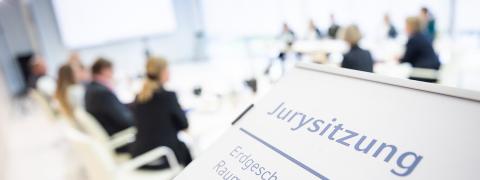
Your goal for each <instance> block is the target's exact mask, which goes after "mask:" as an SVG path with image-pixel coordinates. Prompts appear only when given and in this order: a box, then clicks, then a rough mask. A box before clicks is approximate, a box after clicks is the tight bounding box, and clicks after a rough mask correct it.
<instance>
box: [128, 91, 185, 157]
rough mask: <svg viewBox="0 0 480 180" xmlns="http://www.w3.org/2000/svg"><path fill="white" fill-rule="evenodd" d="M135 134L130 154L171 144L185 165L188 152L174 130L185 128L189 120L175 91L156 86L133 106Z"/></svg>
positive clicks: (139, 153) (135, 154) (141, 152)
mask: <svg viewBox="0 0 480 180" xmlns="http://www.w3.org/2000/svg"><path fill="white" fill-rule="evenodd" d="M133 112H134V116H135V126H136V127H137V135H136V139H135V143H134V144H133V146H132V155H133V156H138V155H141V154H143V153H145V152H147V151H149V150H152V149H154V148H156V147H158V146H167V147H170V148H171V149H172V150H173V151H174V152H175V155H176V157H177V159H178V161H179V162H180V163H181V164H183V165H186V164H188V163H189V162H190V161H191V157H190V153H189V151H188V149H187V147H186V146H185V144H183V143H182V142H181V141H180V140H178V138H177V134H178V132H179V131H180V130H184V129H187V128H188V121H187V118H186V116H185V113H184V112H183V110H182V108H181V107H180V104H179V103H178V100H177V96H176V95H175V93H174V92H169V91H166V90H164V89H160V90H157V91H156V92H155V93H154V95H153V97H152V99H151V100H149V101H147V102H145V103H136V104H135V106H134V108H133Z"/></svg>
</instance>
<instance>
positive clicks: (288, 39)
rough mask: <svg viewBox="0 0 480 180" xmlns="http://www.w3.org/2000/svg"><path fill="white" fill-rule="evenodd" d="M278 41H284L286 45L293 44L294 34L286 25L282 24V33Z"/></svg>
mask: <svg viewBox="0 0 480 180" xmlns="http://www.w3.org/2000/svg"><path fill="white" fill-rule="evenodd" d="M280 39H281V40H282V41H285V43H286V44H290V45H291V44H293V42H294V41H295V40H296V39H297V37H296V35H295V32H293V30H292V29H291V28H290V26H289V25H288V24H287V23H283V26H282V32H281V33H280Z"/></svg>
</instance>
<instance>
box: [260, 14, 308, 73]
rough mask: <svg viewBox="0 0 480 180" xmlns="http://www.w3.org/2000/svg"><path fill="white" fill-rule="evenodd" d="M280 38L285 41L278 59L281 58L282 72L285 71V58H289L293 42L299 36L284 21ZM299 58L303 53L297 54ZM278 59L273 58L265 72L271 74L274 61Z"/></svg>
mask: <svg viewBox="0 0 480 180" xmlns="http://www.w3.org/2000/svg"><path fill="white" fill-rule="evenodd" d="M279 39H280V40H281V41H283V42H285V46H284V47H283V48H282V49H281V50H280V53H278V56H277V59H278V60H280V63H281V66H282V74H283V73H284V72H285V60H286V59H287V54H288V53H289V52H291V51H292V47H293V44H294V43H295V41H296V40H297V36H296V35H295V32H293V30H292V29H291V28H290V26H289V25H288V24H287V23H283V26H282V31H281V33H280V35H279ZM296 55H297V58H298V59H300V57H301V54H296ZM277 59H272V60H271V61H270V63H269V64H268V66H267V68H266V70H265V74H269V73H270V70H271V68H272V67H273V64H274V62H275V61H276V60H277Z"/></svg>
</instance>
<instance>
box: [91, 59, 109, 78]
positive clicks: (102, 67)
mask: <svg viewBox="0 0 480 180" xmlns="http://www.w3.org/2000/svg"><path fill="white" fill-rule="evenodd" d="M92 76H93V79H94V80H96V81H102V82H110V81H112V80H113V65H112V63H111V62H110V61H109V60H107V59H105V58H101V57H100V58H98V59H97V60H96V61H95V63H93V65H92Z"/></svg>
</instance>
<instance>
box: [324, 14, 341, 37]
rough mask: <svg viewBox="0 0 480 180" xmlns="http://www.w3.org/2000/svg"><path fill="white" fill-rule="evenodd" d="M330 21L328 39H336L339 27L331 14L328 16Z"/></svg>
mask: <svg viewBox="0 0 480 180" xmlns="http://www.w3.org/2000/svg"><path fill="white" fill-rule="evenodd" d="M330 21H332V22H331V23H332V24H331V25H330V27H329V28H328V31H327V33H328V37H330V38H331V39H336V38H337V32H338V30H339V29H340V26H339V25H338V24H337V22H335V15H333V14H331V15H330Z"/></svg>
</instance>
